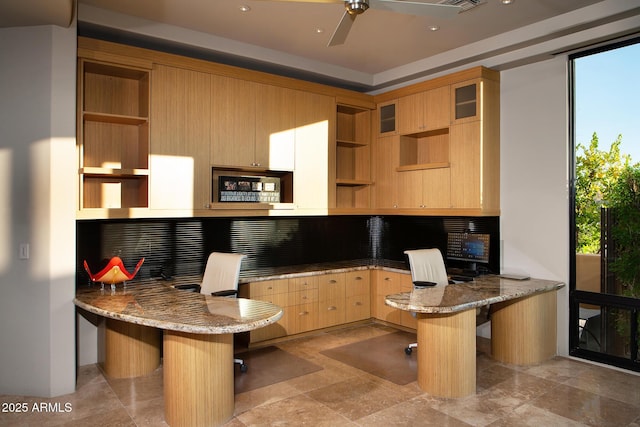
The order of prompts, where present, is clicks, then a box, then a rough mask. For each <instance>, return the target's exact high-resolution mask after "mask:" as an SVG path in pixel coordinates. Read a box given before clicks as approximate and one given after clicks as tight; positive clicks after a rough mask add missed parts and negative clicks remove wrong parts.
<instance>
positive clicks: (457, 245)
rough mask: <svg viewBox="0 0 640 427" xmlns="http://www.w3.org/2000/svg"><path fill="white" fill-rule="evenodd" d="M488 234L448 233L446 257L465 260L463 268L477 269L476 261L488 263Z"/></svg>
mask: <svg viewBox="0 0 640 427" xmlns="http://www.w3.org/2000/svg"><path fill="white" fill-rule="evenodd" d="M490 237H491V236H490V235H489V234H481V233H448V234H447V255H446V256H447V259H450V260H455V261H465V262H466V263H467V264H466V266H465V268H468V269H470V270H477V267H476V263H482V264H488V263H489V240H490Z"/></svg>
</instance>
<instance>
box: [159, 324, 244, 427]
mask: <svg viewBox="0 0 640 427" xmlns="http://www.w3.org/2000/svg"><path fill="white" fill-rule="evenodd" d="M163 374H164V416H165V421H166V422H167V424H169V425H170V426H171V427H179V426H185V427H187V426H188V427H200V426H207V427H209V426H218V425H221V424H224V423H225V422H226V421H228V420H229V419H230V418H231V417H232V416H233V410H234V390H233V334H220V335H209V334H191V333H187V332H177V331H170V330H165V331H164V360H163Z"/></svg>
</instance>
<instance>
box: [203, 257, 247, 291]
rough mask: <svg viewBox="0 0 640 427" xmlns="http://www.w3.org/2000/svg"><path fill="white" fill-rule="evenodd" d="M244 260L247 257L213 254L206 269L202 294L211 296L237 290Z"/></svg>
mask: <svg viewBox="0 0 640 427" xmlns="http://www.w3.org/2000/svg"><path fill="white" fill-rule="evenodd" d="M243 258H246V255H243V254H227V253H222V252H212V253H211V254H210V255H209V259H207V265H206V267H205V269H204V275H203V277H202V283H201V285H200V293H201V294H205V295H211V292H218V291H226V290H232V289H236V290H237V289H238V278H239V277H240V263H242V260H243Z"/></svg>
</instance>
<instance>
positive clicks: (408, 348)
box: [404, 347, 413, 356]
mask: <svg viewBox="0 0 640 427" xmlns="http://www.w3.org/2000/svg"><path fill="white" fill-rule="evenodd" d="M404 353H405V354H406V355H407V356H411V353H413V349H412V348H411V347H407V348H405V349H404Z"/></svg>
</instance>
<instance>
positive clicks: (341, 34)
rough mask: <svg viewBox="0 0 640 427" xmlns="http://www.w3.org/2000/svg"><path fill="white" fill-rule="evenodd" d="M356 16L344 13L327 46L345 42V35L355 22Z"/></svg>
mask: <svg viewBox="0 0 640 427" xmlns="http://www.w3.org/2000/svg"><path fill="white" fill-rule="evenodd" d="M356 16H357V15H352V14H350V13H349V12H346V11H345V12H344V15H342V19H341V20H340V23H339V24H338V26H337V27H336V29H335V31H334V32H333V35H332V36H331V39H330V40H329V43H328V44H327V46H337V45H339V44H343V43H344V42H345V40H346V39H347V35H348V34H349V30H351V26H352V25H353V22H354V21H355V20H356Z"/></svg>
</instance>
